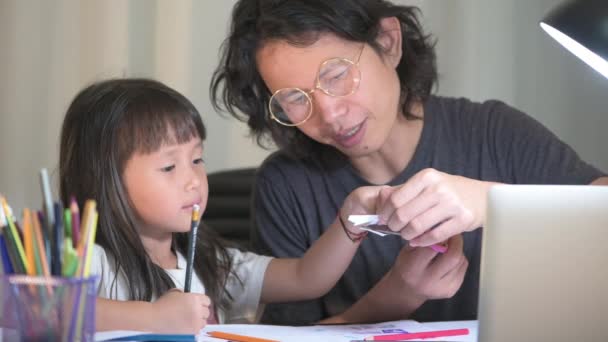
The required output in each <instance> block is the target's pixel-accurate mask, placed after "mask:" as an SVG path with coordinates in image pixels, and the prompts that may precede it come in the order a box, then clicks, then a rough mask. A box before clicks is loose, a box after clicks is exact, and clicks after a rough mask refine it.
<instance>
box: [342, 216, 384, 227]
mask: <svg viewBox="0 0 608 342" xmlns="http://www.w3.org/2000/svg"><path fill="white" fill-rule="evenodd" d="M348 221H349V222H350V223H352V224H354V225H355V226H366V225H369V224H378V222H379V221H380V219H379V218H378V215H348Z"/></svg>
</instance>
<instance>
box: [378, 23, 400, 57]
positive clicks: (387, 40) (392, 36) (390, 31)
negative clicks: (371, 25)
mask: <svg viewBox="0 0 608 342" xmlns="http://www.w3.org/2000/svg"><path fill="white" fill-rule="evenodd" d="M379 25H380V30H379V32H378V37H377V38H376V41H377V42H378V44H380V46H381V47H382V50H383V53H384V54H383V58H384V61H385V62H386V63H389V64H390V65H391V66H392V67H394V68H396V67H397V65H399V62H400V61H401V55H402V51H401V44H402V40H401V23H400V22H399V19H397V18H396V17H388V18H382V19H380V23H379Z"/></svg>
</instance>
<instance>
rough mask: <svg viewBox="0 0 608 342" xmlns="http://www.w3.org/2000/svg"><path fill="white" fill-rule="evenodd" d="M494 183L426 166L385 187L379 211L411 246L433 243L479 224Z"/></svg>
mask: <svg viewBox="0 0 608 342" xmlns="http://www.w3.org/2000/svg"><path fill="white" fill-rule="evenodd" d="M493 184H495V183H490V182H482V181H478V180H474V179H469V178H465V177H460V176H453V175H450V174H447V173H443V172H440V171H437V170H434V169H425V170H422V171H420V172H418V173H417V174H415V175H414V176H413V177H412V178H410V179H409V180H408V181H407V182H406V183H404V184H402V185H400V186H396V187H385V188H383V189H382V190H381V191H380V196H379V199H378V208H377V209H378V211H377V213H378V215H379V216H380V221H381V222H382V223H386V224H387V225H388V227H389V228H390V229H391V230H393V231H400V232H401V236H402V237H403V238H404V239H405V240H409V241H410V245H411V246H430V245H433V244H436V243H442V242H443V241H445V240H447V239H448V238H450V237H451V236H454V235H457V234H460V233H462V232H465V231H471V230H474V229H476V228H478V227H480V226H481V225H482V224H483V221H484V217H485V207H486V196H487V192H488V190H489V188H490V186H491V185H493Z"/></svg>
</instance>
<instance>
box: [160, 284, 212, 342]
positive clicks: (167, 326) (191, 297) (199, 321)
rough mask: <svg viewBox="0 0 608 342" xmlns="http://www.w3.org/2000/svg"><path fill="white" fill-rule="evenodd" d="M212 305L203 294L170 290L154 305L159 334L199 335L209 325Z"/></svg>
mask: <svg viewBox="0 0 608 342" xmlns="http://www.w3.org/2000/svg"><path fill="white" fill-rule="evenodd" d="M210 304H211V300H210V299H209V297H207V296H205V295H203V294H198V293H184V292H182V291H180V290H178V289H172V290H169V291H168V292H167V293H165V294H164V295H162V296H161V297H160V298H158V300H156V301H155V302H154V303H152V305H153V307H154V308H153V310H154V312H155V315H156V318H157V319H156V322H158V325H157V326H158V329H159V332H166V333H180V334H198V333H199V331H200V330H201V329H202V328H204V327H205V325H206V324H207V318H209V305H210Z"/></svg>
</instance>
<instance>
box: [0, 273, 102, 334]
mask: <svg viewBox="0 0 608 342" xmlns="http://www.w3.org/2000/svg"><path fill="white" fill-rule="evenodd" d="M96 279H97V277H89V278H60V277H47V278H45V277H34V276H25V275H10V276H2V277H0V307H1V308H2V309H1V310H0V315H1V316H0V327H2V337H3V341H94V339H95V299H96V293H97V289H96Z"/></svg>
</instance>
